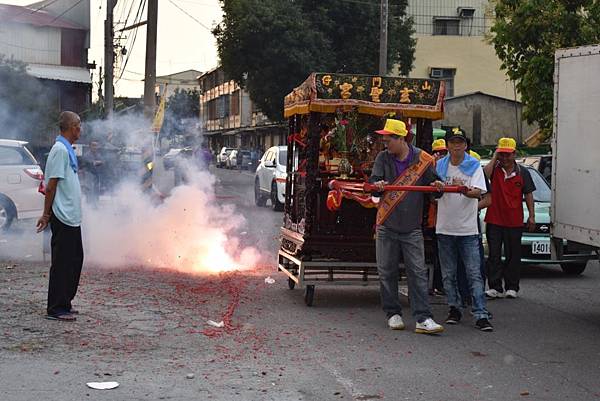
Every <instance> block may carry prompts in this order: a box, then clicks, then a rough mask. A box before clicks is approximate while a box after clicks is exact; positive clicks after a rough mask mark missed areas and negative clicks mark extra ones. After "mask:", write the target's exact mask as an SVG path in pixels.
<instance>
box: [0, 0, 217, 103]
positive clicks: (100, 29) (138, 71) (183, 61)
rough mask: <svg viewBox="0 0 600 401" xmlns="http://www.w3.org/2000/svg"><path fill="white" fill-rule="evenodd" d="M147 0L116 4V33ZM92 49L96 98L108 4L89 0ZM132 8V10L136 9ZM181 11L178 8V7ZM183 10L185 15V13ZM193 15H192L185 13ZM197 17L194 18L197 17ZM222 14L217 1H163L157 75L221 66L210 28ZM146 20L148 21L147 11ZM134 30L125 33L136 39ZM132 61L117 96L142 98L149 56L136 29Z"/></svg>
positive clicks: (7, 0) (27, 0)
mask: <svg viewBox="0 0 600 401" xmlns="http://www.w3.org/2000/svg"><path fill="white" fill-rule="evenodd" d="M140 1H142V0H117V6H116V8H115V12H114V16H115V23H116V24H115V25H116V29H119V28H121V27H123V26H124V25H123V22H124V20H125V17H126V15H127V14H128V11H129V9H130V8H132V9H133V11H132V13H131V14H132V16H131V17H130V23H131V21H132V20H133V18H134V17H133V15H135V11H136V10H137V9H138V7H139V4H140ZM33 2H35V0H12V1H11V0H0V3H4V4H16V5H27V4H31V3H33ZM90 3H91V4H90V19H91V48H90V50H89V54H88V61H89V62H90V63H91V62H94V61H95V62H96V65H97V68H96V70H95V71H93V80H94V87H93V94H94V97H96V93H97V91H98V86H97V84H98V74H99V69H98V67H99V66H101V65H103V64H104V19H105V18H106V0H90ZM132 6H133V7H132ZM178 7H179V8H178ZM181 9H182V10H183V11H182V10H181ZM184 11H185V13H188V14H190V15H191V17H190V16H188V15H186V14H185V13H184ZM192 17H193V18H192ZM221 18H222V12H221V7H220V5H219V1H218V0H159V2H158V43H157V55H156V59H157V62H156V74H157V76H161V75H167V74H172V73H175V72H179V71H185V70H189V69H195V70H199V71H202V72H205V71H208V70H211V69H212V68H214V67H216V66H217V64H218V57H217V50H216V42H215V39H214V36H213V35H212V33H211V32H210V29H211V28H212V27H214V26H215V25H216V24H217V23H219V22H220V21H221ZM142 20H144V21H145V20H146V11H145V10H144V16H143V17H142ZM133 32H134V31H133V30H131V31H128V32H126V33H127V35H131V34H132V33H133ZM132 39H133V38H132V37H131V36H129V37H128V38H124V39H123V40H122V41H121V44H123V45H124V44H125V43H126V42H127V41H129V43H131V42H132ZM127 51H128V53H129V61H128V62H127V66H126V68H125V71H124V73H123V75H122V78H121V79H118V80H116V82H115V95H116V96H127V97H140V96H142V95H143V92H144V84H143V82H142V79H143V74H144V63H145V60H144V56H145V51H146V28H145V27H144V26H142V27H140V28H139V29H138V30H137V37H136V40H135V44H134V45H133V47H132V48H128V49H127ZM122 61H123V59H118V61H117V64H116V67H117V69H116V70H115V77H116V78H118V77H119V75H120V70H119V69H118V68H119V67H120V65H121V64H122Z"/></svg>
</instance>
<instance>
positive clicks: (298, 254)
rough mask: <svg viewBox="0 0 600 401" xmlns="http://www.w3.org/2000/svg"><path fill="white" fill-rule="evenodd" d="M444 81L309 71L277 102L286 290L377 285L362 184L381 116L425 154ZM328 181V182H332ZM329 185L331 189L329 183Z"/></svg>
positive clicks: (370, 208) (371, 206)
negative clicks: (283, 120) (285, 122)
mask: <svg viewBox="0 0 600 401" xmlns="http://www.w3.org/2000/svg"><path fill="white" fill-rule="evenodd" d="M443 101H444V82H443V81H437V80H431V79H408V78H400V77H380V76H368V75H351V74H327V73H313V74H311V75H310V76H309V77H308V79H307V80H306V81H305V82H304V83H303V84H302V85H300V86H299V87H297V88H295V89H294V90H293V91H292V92H291V93H290V94H289V95H288V96H286V97H285V111H284V115H285V117H287V118H288V119H289V136H288V152H287V155H288V159H287V172H288V174H287V178H286V193H285V206H284V222H283V227H282V228H281V247H280V250H279V257H278V259H279V269H280V270H281V271H283V272H284V273H286V274H287V276H288V278H289V281H288V283H289V287H290V289H293V288H294V287H295V286H296V285H299V286H300V287H304V288H305V290H306V292H305V302H306V304H307V305H309V306H310V305H312V303H313V297H314V290H315V285H316V284H321V283H322V284H362V285H367V284H369V283H373V282H377V265H376V263H375V241H374V232H375V215H376V210H377V209H376V207H375V206H376V205H375V203H374V202H373V200H372V198H371V195H370V193H368V192H366V191H364V190H362V189H363V187H362V185H363V184H364V182H365V181H366V180H367V179H368V177H369V176H370V174H371V169H372V166H373V162H374V160H375V157H376V156H377V153H378V152H379V151H380V150H381V149H383V145H382V144H381V142H380V141H379V139H378V138H376V136H375V135H373V132H374V131H375V130H377V129H381V128H382V127H383V125H384V122H385V119H386V117H392V116H393V118H396V119H398V118H400V119H402V120H404V121H405V122H406V123H407V124H408V125H409V126H412V128H413V130H415V128H416V145H417V146H419V147H421V148H423V149H425V150H426V151H431V142H432V139H433V131H432V121H433V120H437V119H442V118H443ZM332 181H333V183H332ZM332 184H333V185H332Z"/></svg>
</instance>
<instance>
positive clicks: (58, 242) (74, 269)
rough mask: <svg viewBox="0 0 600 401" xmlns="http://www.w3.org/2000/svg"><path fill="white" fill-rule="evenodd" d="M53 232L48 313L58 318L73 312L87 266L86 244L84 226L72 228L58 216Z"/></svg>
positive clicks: (53, 221) (54, 222)
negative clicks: (83, 240)
mask: <svg viewBox="0 0 600 401" xmlns="http://www.w3.org/2000/svg"><path fill="white" fill-rule="evenodd" d="M50 229H51V230H52V239H51V240H50V246H51V247H52V265H51V266H50V282H49V284H48V308H47V311H48V314H49V315H57V314H61V313H67V312H69V311H70V310H71V301H72V300H73V298H75V294H76V293H77V287H78V286H79V277H80V276H81V267H82V266H83V244H82V242H81V227H71V226H68V225H66V224H64V223H62V222H61V221H60V220H58V219H57V218H56V217H55V216H52V218H51V219H50Z"/></svg>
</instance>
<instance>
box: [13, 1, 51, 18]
mask: <svg viewBox="0 0 600 401" xmlns="http://www.w3.org/2000/svg"><path fill="white" fill-rule="evenodd" d="M57 1H58V0H52V1H51V2H49V3H46V4H44V5H43V6H41V7H39V8H37V9H35V10H32V9H31V8H29V7H27V6H22V7H23V11H21V12H20V13H19V14H17V15H15V16H14V17H13V18H17V17H20V16H21V15H23V14H25V13H27V12H30V14H35V13H37V12H38V11H40V10H43V9H44V8H46V7H48V6H51V5H52V4H54V3H56V2H57ZM30 10H31V11H30Z"/></svg>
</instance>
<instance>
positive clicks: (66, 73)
mask: <svg viewBox="0 0 600 401" xmlns="http://www.w3.org/2000/svg"><path fill="white" fill-rule="evenodd" d="M27 72H28V73H29V75H33V76H34V77H36V78H41V79H50V80H53V81H67V82H80V83H84V84H91V83H92V78H91V77H90V71H89V70H88V69H87V68H82V67H68V66H64V65H50V64H28V65H27Z"/></svg>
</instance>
